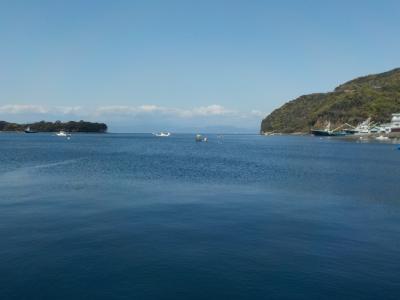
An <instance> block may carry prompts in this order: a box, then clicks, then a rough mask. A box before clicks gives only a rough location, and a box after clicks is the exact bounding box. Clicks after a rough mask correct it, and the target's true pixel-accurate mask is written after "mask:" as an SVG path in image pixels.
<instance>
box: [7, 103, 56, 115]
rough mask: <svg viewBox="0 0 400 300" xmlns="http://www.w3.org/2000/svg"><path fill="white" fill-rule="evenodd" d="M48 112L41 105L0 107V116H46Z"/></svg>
mask: <svg viewBox="0 0 400 300" xmlns="http://www.w3.org/2000/svg"><path fill="white" fill-rule="evenodd" d="M48 112H49V110H48V109H47V108H45V107H43V106H41V105H25V104H8V105H3V106H0V113H2V114H29V113H35V114H46V113H48Z"/></svg>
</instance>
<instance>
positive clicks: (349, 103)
mask: <svg viewBox="0 0 400 300" xmlns="http://www.w3.org/2000/svg"><path fill="white" fill-rule="evenodd" d="M396 112H400V68H397V69H394V70H391V71H389V72H385V73H380V74H375V75H368V76H364V77H359V78H356V79H354V80H351V81H349V82H346V83H344V84H342V85H340V86H338V87H337V88H336V89H335V90H334V91H333V92H329V93H318V94H309V95H304V96H300V97H299V98H297V99H294V100H292V101H290V102H288V103H286V104H284V105H283V106H281V107H280V108H278V109H276V110H274V111H273V112H272V113H271V114H270V115H268V116H267V117H266V118H265V119H264V120H262V123H261V132H271V131H274V132H282V133H294V132H309V131H310V129H311V128H319V127H323V126H324V124H325V123H326V122H327V121H330V122H331V124H332V125H333V126H339V125H341V124H343V123H350V124H353V125H356V124H357V123H359V122H361V121H362V120H364V119H366V118H368V117H371V118H372V120H373V121H375V122H388V121H390V118H391V114H392V113H396Z"/></svg>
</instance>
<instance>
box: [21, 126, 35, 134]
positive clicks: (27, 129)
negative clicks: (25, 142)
mask: <svg viewBox="0 0 400 300" xmlns="http://www.w3.org/2000/svg"><path fill="white" fill-rule="evenodd" d="M24 132H25V133H36V132H37V131H34V130H31V128H30V127H29V126H28V127H26V128H25V130H24Z"/></svg>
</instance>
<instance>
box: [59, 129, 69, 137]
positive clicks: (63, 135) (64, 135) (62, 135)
mask: <svg viewBox="0 0 400 300" xmlns="http://www.w3.org/2000/svg"><path fill="white" fill-rule="evenodd" d="M56 135H57V136H61V137H70V136H71V134H69V133H67V132H65V131H64V130H61V131H60V132H57V133H56Z"/></svg>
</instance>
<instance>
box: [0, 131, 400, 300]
mask: <svg viewBox="0 0 400 300" xmlns="http://www.w3.org/2000/svg"><path fill="white" fill-rule="evenodd" d="M0 153H1V155H0V167H1V168H0V275H1V276H0V299H399V298H400V184H399V179H400V168H399V165H400V164H399V163H400V151H398V150H397V148H396V146H395V145H388V144H376V143H375V144H374V143H370V144H360V143H353V142H346V141H341V140H336V139H319V138H313V137H285V136H275V137H262V136H257V135H225V136H223V137H217V136H209V142H208V143H195V141H194V136H193V135H184V134H182V135H173V136H171V137H169V138H156V137H153V136H151V135H146V134H105V135H94V134H93V135H90V134H76V135H73V136H72V138H71V139H70V140H67V139H65V138H60V137H56V136H54V135H51V134H28V135H27V134H11V133H10V134H8V133H3V134H1V135H0Z"/></svg>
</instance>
